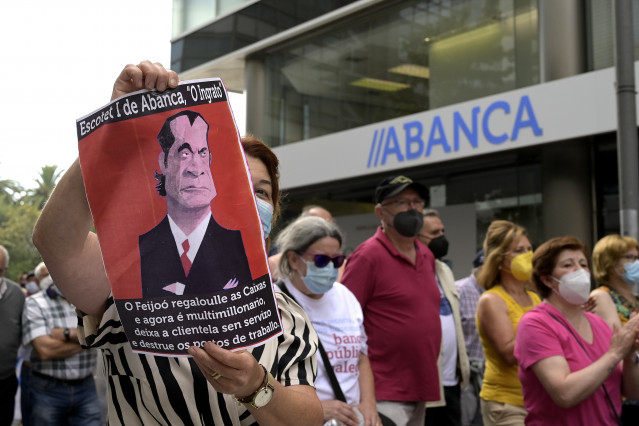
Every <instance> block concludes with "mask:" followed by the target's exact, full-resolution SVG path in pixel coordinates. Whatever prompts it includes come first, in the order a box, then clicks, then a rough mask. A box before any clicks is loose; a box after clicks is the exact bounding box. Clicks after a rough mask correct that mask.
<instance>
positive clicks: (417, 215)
mask: <svg viewBox="0 0 639 426" xmlns="http://www.w3.org/2000/svg"><path fill="white" fill-rule="evenodd" d="M422 225H424V216H422V214H421V212H418V211H417V210H413V209H411V210H408V211H406V212H401V213H397V214H396V215H395V217H394V218H393V227H394V228H395V229H396V230H397V232H399V233H400V234H401V235H403V236H405V237H414V236H416V235H417V234H418V233H419V231H420V230H421V229H422Z"/></svg>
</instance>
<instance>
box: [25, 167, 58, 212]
mask: <svg viewBox="0 0 639 426" xmlns="http://www.w3.org/2000/svg"><path fill="white" fill-rule="evenodd" d="M63 172H64V170H60V171H58V166H43V167H42V170H40V178H39V179H36V183H37V187H36V188H33V189H29V190H27V195H26V196H25V198H24V201H26V202H27V203H28V204H31V205H34V206H36V207H37V208H38V209H40V210H42V208H43V207H44V203H46V202H47V200H48V199H49V197H50V196H51V193H52V192H53V189H54V188H55V185H56V184H57V183H58V179H60V176H62V173H63Z"/></svg>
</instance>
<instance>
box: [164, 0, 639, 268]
mask: <svg viewBox="0 0 639 426" xmlns="http://www.w3.org/2000/svg"><path fill="white" fill-rule="evenodd" d="M612 4H613V1H612V0H385V1H378V0H359V1H347V0H341V1H340V0H325V1H320V0H261V1H254V0H253V1H237V0H236V1H229V2H224V1H218V2H215V1H208V2H205V1H203V0H197V1H189V0H175V1H174V8H176V9H179V13H178V12H175V13H174V16H177V17H179V19H177V18H174V37H175V38H174V40H173V44H172V67H173V68H174V69H176V70H178V71H181V72H182V74H185V75H186V76H187V78H188V77H192V78H202V77H206V76H208V77H213V76H218V75H219V76H222V75H221V74H217V73H223V72H227V73H228V74H226V75H224V76H222V78H223V79H224V81H227V79H228V81H229V82H230V81H233V90H237V91H244V92H245V93H246V96H247V105H248V108H249V114H247V124H248V130H249V131H251V132H253V133H255V134H257V135H258V136H259V137H260V138H261V139H263V140H264V141H265V142H266V143H267V144H269V145H271V146H273V147H274V148H275V151H276V153H278V155H279V156H280V158H285V159H288V160H284V161H300V162H307V163H308V164H309V168H311V167H312V168H314V169H317V168H321V169H322V171H323V174H322V175H321V177H320V178H315V180H313V181H312V182H311V183H305V184H302V185H300V184H297V182H296V179H295V178H296V177H302V176H295V177H293V178H288V184H285V185H284V189H285V191H286V193H287V196H286V197H285V198H284V201H285V205H284V210H283V219H282V220H281V221H280V223H279V225H278V226H277V227H276V228H275V230H274V231H275V233H277V230H278V228H281V227H282V226H285V225H286V224H287V222H288V221H289V220H290V219H292V218H294V217H295V216H296V215H297V214H299V212H300V211H301V208H302V207H303V206H304V205H306V204H311V203H312V204H320V205H322V206H324V207H327V208H328V209H329V210H331V211H332V213H333V215H334V216H335V217H336V218H337V223H338V224H339V225H340V226H341V227H342V228H343V229H344V230H345V231H346V234H347V246H346V248H347V249H352V248H354V247H355V246H356V245H357V244H358V243H359V242H361V241H362V240H363V239H365V238H367V237H369V236H370V235H372V233H374V231H375V228H376V226H377V225H378V223H379V221H378V219H377V218H376V217H375V216H374V215H373V214H372V213H371V212H372V211H373V207H374V204H373V202H372V194H373V192H374V187H375V186H376V185H377V183H378V182H379V181H380V180H381V179H382V178H384V177H386V176H388V175H389V174H405V175H407V176H410V177H411V178H413V179H414V180H418V181H420V182H422V183H423V184H425V185H427V186H428V187H429V188H430V191H431V207H434V208H437V209H438V210H440V213H441V215H442V217H443V218H444V223H445V225H446V228H447V234H448V235H449V240H451V253H452V254H451V256H452V259H453V261H454V262H453V270H454V272H455V275H456V276H462V275H461V274H462V271H465V272H464V273H467V270H468V268H469V265H470V259H472V255H473V254H474V252H475V251H476V250H477V249H478V248H480V247H481V244H482V241H483V238H484V235H485V231H486V229H487V227H488V225H489V224H490V222H491V221H493V220H495V219H507V220H511V221H514V222H517V223H519V224H521V225H523V226H524V227H526V228H527V230H528V232H529V234H530V236H531V241H532V242H533V244H534V245H537V244H539V243H541V242H543V241H544V240H545V239H547V238H550V237H552V236H555V235H560V234H574V235H577V236H579V237H580V238H582V239H583V240H584V241H585V242H586V243H587V244H588V245H590V246H592V244H593V242H594V241H596V240H597V239H598V238H600V237H601V236H603V235H605V234H608V233H612V232H619V226H620V225H619V207H618V202H619V198H618V183H617V159H616V136H615V134H614V131H612V130H608V131H606V132H604V133H593V134H588V135H585V136H578V137H572V138H571V137H564V136H558V137H557V139H556V140H553V141H551V142H552V143H545V144H539V145H535V146H522V147H521V148H517V149H512V150H506V149H504V150H493V151H491V152H490V153H489V154H485V153H484V154H481V155H474V156H470V157H468V158H455V159H452V160H446V161H443V160H442V161H437V162H429V163H428V164H421V165H419V164H418V165H406V167H404V168H401V169H389V168H386V169H384V168H376V169H375V168H372V169H370V170H369V171H367V172H366V173H365V174H359V175H358V174H352V175H351V176H349V177H347V178H341V177H340V178H338V177H337V176H342V175H343V173H341V172H342V171H341V170H336V169H335V166H334V165H333V164H332V162H331V161H330V158H331V156H330V155H329V156H328V157H327V158H329V160H318V159H317V158H316V157H317V153H321V152H322V146H327V147H328V146H330V148H326V149H330V150H331V155H333V156H335V157H337V156H341V155H350V153H351V152H352V149H351V148H350V146H351V145H352V142H354V141H352V140H349V139H348V137H347V136H344V135H351V134H352V133H349V132H351V131H352V130H353V129H363V128H368V127H371V126H374V125H375V124H377V123H379V125H380V126H382V125H383V123H385V122H387V121H393V120H398V119H401V118H403V117H413V116H419V117H423V114H424V113H425V112H428V111H432V112H433V113H437V112H438V111H450V110H451V109H455V108H456V106H458V105H463V104H465V103H466V104H467V103H469V102H472V101H475V100H482V99H488V98H491V97H495V96H496V95H500V94H509V93H515V92H516V93H519V92H521V91H522V90H523V91H525V90H527V89H530V88H534V87H538V86H540V85H545V84H547V83H549V82H555V81H562V79H565V80H569V79H571V78H575V77H578V76H580V75H582V74H585V73H589V72H596V71H599V70H605V69H607V68H610V67H612V66H613V65H614V49H613V40H614V31H613V27H614V26H613V19H612V16H613V13H612ZM225 7H226V9H225ZM176 19H177V21H178V22H177V23H176ZM198 19H199V21H198ZM633 19H634V22H635V23H636V25H635V26H634V28H635V29H634V34H633V37H634V40H635V59H637V58H639V0H633ZM193 70H197V72H196V71H193ZM189 73H192V74H189ZM236 77H237V79H236V80H234V79H235V78H236ZM238 82H239V83H238ZM227 87H228V84H227ZM586 90H588V89H586ZM611 90H612V89H611ZM570 96H574V97H575V98H578V97H579V96H580V94H579V93H572V94H570ZM491 99H492V98H491ZM559 112H561V111H558V113H559ZM442 114H443V113H442ZM558 115H559V114H558ZM407 120H408V118H407ZM296 146H298V147H300V148H299V149H296V151H295V152H298V153H299V154H298V156H297V157H289V156H287V155H285V154H286V153H288V152H289V151H288V150H290V149H291V148H293V147H296ZM502 146H505V145H502ZM341 147H343V148H341ZM343 152H348V153H349V154H343ZM308 153H311V154H308ZM307 155H314V156H315V157H311V158H309V157H307ZM286 166H287V165H286V164H283V165H282V167H283V170H284V175H283V178H286V177H287V176H286V170H287V167H286ZM301 173H304V172H303V171H302V172H301ZM284 180H286V179H284ZM300 180H303V179H300ZM566 206H570V208H566ZM462 262H465V263H463V264H462Z"/></svg>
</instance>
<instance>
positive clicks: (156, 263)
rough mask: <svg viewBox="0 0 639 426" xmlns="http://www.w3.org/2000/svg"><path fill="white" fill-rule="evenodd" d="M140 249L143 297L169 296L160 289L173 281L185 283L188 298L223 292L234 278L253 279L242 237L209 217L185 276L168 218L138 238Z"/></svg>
mask: <svg viewBox="0 0 639 426" xmlns="http://www.w3.org/2000/svg"><path fill="white" fill-rule="evenodd" d="M139 246H140V260H141V269H142V295H143V297H163V296H168V295H169V294H172V293H170V292H168V291H166V290H163V289H162V288H163V287H165V286H167V285H169V284H173V283H175V282H180V283H182V284H184V285H185V286H186V287H185V290H184V296H189V295H201V294H203V293H209V292H212V291H219V290H222V288H223V287H224V286H225V285H226V283H228V282H229V280H232V279H233V278H236V279H237V280H238V282H239V284H246V283H248V282H250V281H251V279H252V278H251V270H250V268H249V264H248V259H247V258H246V254H245V252H244V244H243V243H242V234H241V233H240V231H233V230H230V229H226V228H223V227H221V226H220V225H218V224H217V222H216V221H215V219H213V217H212V216H211V218H210V221H209V226H208V227H207V228H206V233H205V234H204V238H203V239H202V244H201V245H200V248H199V250H198V252H197V255H196V256H195V259H194V260H193V264H192V266H191V270H190V271H189V275H188V276H184V268H183V267H182V262H181V261H180V255H179V253H178V249H177V246H176V244H175V239H174V238H173V233H172V232H171V226H170V225H169V218H168V216H165V217H164V219H163V220H162V221H161V222H160V223H159V224H158V225H157V226H156V227H155V228H153V229H151V230H150V231H149V232H147V233H145V234H142V235H140V238H139Z"/></svg>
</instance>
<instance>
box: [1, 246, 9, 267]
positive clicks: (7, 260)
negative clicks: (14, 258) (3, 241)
mask: <svg viewBox="0 0 639 426" xmlns="http://www.w3.org/2000/svg"><path fill="white" fill-rule="evenodd" d="M0 251H1V252H2V254H4V267H5V268H8V267H9V251H8V250H7V249H6V248H4V246H2V245H0Z"/></svg>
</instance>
